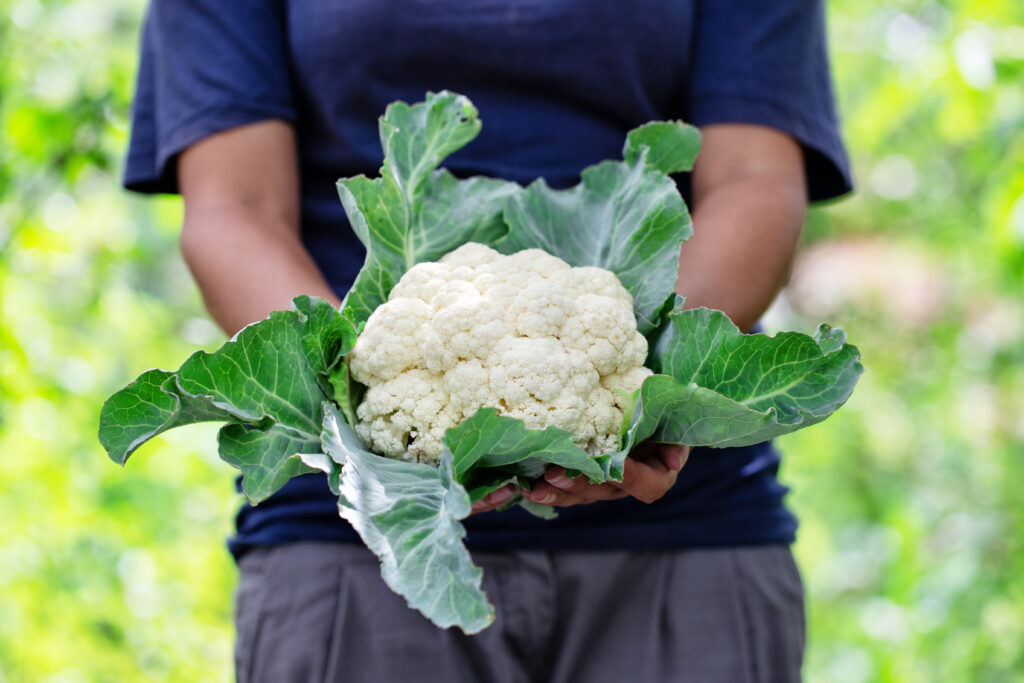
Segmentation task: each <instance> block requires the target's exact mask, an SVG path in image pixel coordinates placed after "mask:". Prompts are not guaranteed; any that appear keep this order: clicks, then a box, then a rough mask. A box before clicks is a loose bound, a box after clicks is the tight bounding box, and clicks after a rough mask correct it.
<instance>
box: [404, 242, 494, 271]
mask: <svg viewBox="0 0 1024 683" xmlns="http://www.w3.org/2000/svg"><path fill="white" fill-rule="evenodd" d="M499 258H502V256H501V254H499V253H498V252H496V251H494V250H493V249H491V248H490V247H488V246H487V245H485V244H477V243H476V242H467V243H466V244H463V245H462V246H461V247H459V248H458V249H456V250H455V251H452V252H449V253H447V254H445V256H444V257H442V258H441V263H443V264H445V265H446V266H448V267H449V268H458V267H459V266H466V267H468V268H474V269H476V268H479V267H480V266H482V265H484V264H485V263H491V262H492V261H494V260H495V259H499ZM402 279H403V280H404V279H405V276H404V275H403V276H402Z"/></svg>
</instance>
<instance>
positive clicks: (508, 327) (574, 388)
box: [349, 243, 651, 464]
mask: <svg viewBox="0 0 1024 683" xmlns="http://www.w3.org/2000/svg"><path fill="white" fill-rule="evenodd" d="M646 357H647V340H646V339H645V338H644V336H643V335H642V334H640V333H639V332H637V329H636V318H635V317H634V315H633V298H632V297H631V296H630V294H629V292H627V291H626V289H625V288H624V287H623V286H622V283H620V282H619V280H618V278H617V277H615V275H614V274H613V273H611V272H610V271H607V270H604V269H602V268H594V267H583V268H573V267H571V266H570V265H569V264H567V263H566V262H565V261H562V260H561V259H559V258H557V257H555V256H552V255H550V254H548V253H547V252H545V251H542V250H540V249H527V250H525V251H520V252H518V253H516V254H513V255H511V256H504V255H502V254H499V253H498V252H496V251H494V250H493V249H491V248H490V247H487V246H484V245H482V244H476V243H469V244H465V245H463V246H462V247H459V248H458V249H456V250H455V251H453V252H451V253H449V254H448V255H446V256H445V257H443V258H442V259H441V260H440V261H438V262H430V263H420V264H418V265H416V266H414V267H412V268H411V269H410V270H409V271H408V272H406V274H405V275H403V276H402V278H401V280H400V281H399V282H398V284H397V285H395V287H394V288H393V289H392V291H391V295H390V296H389V298H388V301H387V302H385V303H384V304H382V305H381V306H380V307H378V308H377V310H376V311H374V312H373V314H372V315H371V316H370V318H369V319H368V320H367V321H366V326H365V328H364V329H363V333H362V334H361V335H360V336H359V339H358V340H357V341H356V344H355V347H354V348H353V349H352V353H351V356H350V359H349V360H350V366H349V367H350V371H351V373H352V376H353V378H355V380H356V381H358V382H360V383H362V384H365V385H366V386H367V391H366V394H365V396H364V397H363V401H362V403H360V405H359V407H358V409H357V410H356V417H357V419H358V423H357V424H356V425H355V428H356V432H357V433H358V434H359V436H360V437H361V438H362V439H363V440H364V441H365V442H366V443H367V444H368V445H369V446H370V448H372V449H373V450H375V451H377V452H378V453H382V454H383V455H386V456H389V457H392V458H399V459H403V460H410V461H417V462H428V463H433V464H436V463H437V462H438V461H439V460H440V457H441V452H442V450H443V445H442V442H441V439H442V438H443V437H444V434H445V431H446V430H448V429H449V428H450V427H454V426H456V425H458V424H459V423H460V422H462V421H463V420H465V419H466V418H469V417H471V416H472V415H473V414H474V413H475V412H476V411H477V410H478V409H479V408H481V407H491V408H496V409H497V411H498V412H499V414H502V415H507V416H509V417H514V418H519V419H521V420H523V422H525V423H526V427H527V428H529V429H544V428H545V427H547V426H549V425H553V426H555V427H559V428H561V429H564V430H566V431H567V432H569V433H570V434H572V436H573V441H574V442H575V443H576V444H577V445H579V446H580V447H582V448H584V449H586V450H587V452H589V453H591V454H595V455H596V454H601V453H608V452H611V451H614V450H615V449H616V448H617V447H618V440H619V427H620V425H621V423H622V416H623V411H624V409H625V408H626V406H625V401H626V396H628V395H629V394H630V393H632V392H633V391H635V390H636V389H637V388H639V386H640V384H641V383H642V382H643V381H644V379H645V378H646V377H647V376H648V375H650V374H651V371H650V370H649V369H647V368H645V367H643V362H644V359H645V358H646Z"/></svg>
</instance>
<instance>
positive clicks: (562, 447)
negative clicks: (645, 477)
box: [444, 408, 604, 500]
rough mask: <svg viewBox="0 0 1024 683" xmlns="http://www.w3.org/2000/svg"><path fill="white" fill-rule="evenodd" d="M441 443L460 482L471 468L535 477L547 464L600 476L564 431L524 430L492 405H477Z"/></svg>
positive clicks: (595, 477)
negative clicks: (447, 452) (491, 406)
mask: <svg viewBox="0 0 1024 683" xmlns="http://www.w3.org/2000/svg"><path fill="white" fill-rule="evenodd" d="M444 443H445V446H447V447H448V449H449V450H451V452H452V455H453V465H454V468H455V477H456V478H457V479H458V480H459V481H461V482H464V483H466V482H470V481H472V479H473V473H474V470H476V471H481V470H482V471H491V470H495V469H498V470H499V471H501V472H508V473H511V474H518V475H521V476H527V477H535V476H538V473H543V471H544V468H545V467H546V466H547V465H560V466H562V467H565V468H567V469H573V470H577V471H579V472H582V473H583V474H586V475H587V476H588V477H590V478H591V479H593V480H594V481H603V479H604V475H603V473H602V471H601V467H600V465H599V464H598V463H597V461H596V459H595V458H594V457H593V456H591V455H588V454H587V452H586V451H585V450H583V449H582V448H580V447H579V446H577V445H576V444H574V443H573V441H572V435H571V434H569V433H568V432H566V431H565V430H562V429H558V428H556V427H548V428H547V429H543V430H538V429H527V428H526V425H524V424H523V421H522V420H517V419H514V418H511V417H504V416H502V415H498V411H497V410H495V409H494V408H481V409H480V410H478V411H476V413H475V414H474V415H473V417H471V418H469V419H468V420H465V421H464V422H463V423H462V424H460V425H459V426H457V427H453V428H451V429H449V430H448V432H447V433H446V434H445V436H444ZM474 500H475V499H474Z"/></svg>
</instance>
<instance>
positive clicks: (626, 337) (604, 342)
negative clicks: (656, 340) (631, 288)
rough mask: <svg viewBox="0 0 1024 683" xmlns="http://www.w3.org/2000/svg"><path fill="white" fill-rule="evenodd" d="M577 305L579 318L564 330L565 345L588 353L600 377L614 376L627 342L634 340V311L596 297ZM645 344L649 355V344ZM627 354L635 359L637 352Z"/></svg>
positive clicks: (578, 301) (618, 302) (587, 297)
mask: <svg viewBox="0 0 1024 683" xmlns="http://www.w3.org/2000/svg"><path fill="white" fill-rule="evenodd" d="M575 305H576V315H574V316H573V317H572V318H570V319H569V320H568V321H566V323H565V325H564V326H563V328H562V342H563V343H564V344H565V345H566V346H568V347H569V348H573V349H578V350H580V351H583V352H584V353H586V354H587V358H588V359H590V362H591V363H593V365H594V368H595V369H596V370H597V371H598V372H599V373H600V374H602V375H606V374H609V373H612V372H615V371H616V370H618V369H619V368H620V364H621V362H620V361H621V354H622V352H623V351H625V350H627V348H626V342H628V341H631V340H633V339H635V335H636V318H635V317H634V316H633V307H632V306H631V305H630V306H629V307H627V306H626V305H625V304H624V303H623V302H622V301H621V300H619V299H615V298H613V297H609V296H600V295H597V294H583V295H580V296H578V297H576V301H575ZM642 338H643V337H642V336H641V339H642ZM644 343H645V348H644V355H646V353H647V349H646V340H645V342H644ZM628 350H629V351H630V352H631V354H632V355H631V358H632V357H634V356H635V355H636V354H635V349H632V348H631V349H628ZM642 361H643V359H641V362H642Z"/></svg>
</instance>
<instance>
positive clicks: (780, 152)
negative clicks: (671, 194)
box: [676, 124, 807, 330]
mask: <svg viewBox="0 0 1024 683" xmlns="http://www.w3.org/2000/svg"><path fill="white" fill-rule="evenodd" d="M701 135H702V138H703V140H702V147H701V153H700V156H699V157H698V158H697V163H696V165H695V166H694V168H693V175H692V176H691V179H692V187H693V226H694V236H693V237H692V238H691V239H690V240H689V241H687V242H686V243H685V244H684V245H683V248H682V250H681V251H680V254H679V281H678V283H677V285H676V291H677V292H679V293H680V294H682V295H683V296H685V297H686V306H687V307H688V308H696V307H698V306H707V307H709V308H717V309H719V310H722V311H725V313H726V314H727V315H728V316H729V317H730V318H731V319H732V320H733V322H735V323H736V324H737V325H738V326H739V327H740V329H742V330H749V329H750V328H751V327H752V326H753V325H754V323H756V322H757V320H758V318H760V317H761V315H762V314H763V313H764V312H765V310H766V309H767V308H768V306H769V305H770V304H771V302H772V300H773V299H774V298H775V295H776V294H778V292H779V290H780V289H781V288H782V286H783V285H784V284H785V283H786V279H787V278H788V276H789V269H790V266H791V264H792V259H793V252H794V251H795V249H796V244H797V241H798V240H799V238H800V231H801V229H802V227H803V222H804V217H805V214H806V211H807V188H806V183H805V180H804V169H803V156H802V153H801V151H800V147H799V145H797V143H796V142H795V141H794V140H793V139H792V138H790V137H789V136H787V135H785V134H784V133H781V132H779V131H777V130H775V129H773V128H767V127H764V126H756V125H749V124H715V125H709V126H705V127H703V128H701Z"/></svg>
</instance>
